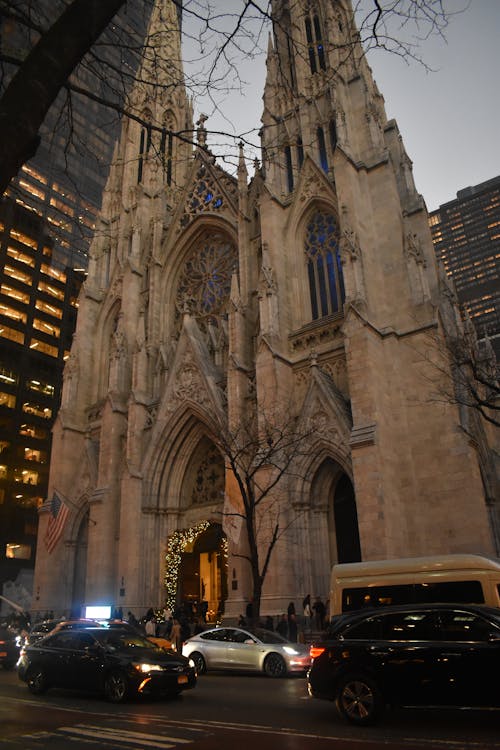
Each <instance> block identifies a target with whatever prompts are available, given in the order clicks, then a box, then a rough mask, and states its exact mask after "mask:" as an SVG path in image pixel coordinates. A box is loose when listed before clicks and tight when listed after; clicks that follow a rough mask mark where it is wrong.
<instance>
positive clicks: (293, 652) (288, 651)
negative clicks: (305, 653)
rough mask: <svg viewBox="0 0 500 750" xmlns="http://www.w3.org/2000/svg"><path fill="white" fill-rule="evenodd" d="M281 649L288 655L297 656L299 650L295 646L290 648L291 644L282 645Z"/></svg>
mask: <svg viewBox="0 0 500 750" xmlns="http://www.w3.org/2000/svg"><path fill="white" fill-rule="evenodd" d="M283 651H284V652H285V654H288V655H289V656H298V655H299V654H300V651H297V649H296V648H292V647H291V646H283Z"/></svg>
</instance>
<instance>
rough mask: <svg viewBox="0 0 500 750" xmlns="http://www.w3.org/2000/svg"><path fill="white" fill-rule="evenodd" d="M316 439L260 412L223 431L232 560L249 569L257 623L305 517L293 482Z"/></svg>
mask: <svg viewBox="0 0 500 750" xmlns="http://www.w3.org/2000/svg"><path fill="white" fill-rule="evenodd" d="M311 434H312V430H311V429H310V428H308V427H307V426H304V425H300V424H299V423H298V422H297V420H296V419H295V418H292V417H288V418H286V419H285V420H283V419H282V420H280V418H277V419H276V418H275V417H274V416H273V418H270V417H269V415H266V414H264V413H260V414H259V415H258V418H256V419H252V416H250V415H249V416H248V418H245V419H244V420H243V421H239V422H238V424H237V425H236V426H235V427H234V428H233V429H226V428H224V429H222V430H221V431H220V433H219V435H218V437H217V441H218V444H219V447H220V449H221V451H222V453H223V454H224V456H225V460H226V470H227V472H229V478H228V481H227V483H226V484H227V486H228V488H229V497H228V498H227V500H226V503H225V507H224V512H223V517H224V524H225V526H226V527H230V528H231V527H232V528H233V529H235V530H237V533H236V536H237V537H238V539H239V541H238V550H239V551H237V552H235V551H233V555H234V556H235V557H241V558H243V559H245V560H247V561H248V564H249V567H250V573H251V582H252V617H253V619H254V620H258V618H259V615H260V601H261V596H262V588H263V585H264V581H265V578H266V575H267V573H268V570H269V564H270V562H271V557H272V555H273V552H274V551H275V548H276V545H277V543H278V541H279V540H280V538H281V537H282V536H283V535H284V534H286V532H287V531H288V530H289V529H290V527H291V526H292V525H293V524H294V523H295V522H296V521H297V518H298V516H299V515H300V513H301V511H300V510H298V509H296V508H295V507H294V504H293V502H292V500H293V490H292V487H291V482H292V480H294V479H297V478H298V474H297V468H296V466H297V464H298V463H299V462H300V457H301V456H302V455H307V448H308V440H309V438H310V436H311ZM231 488H233V489H232V490H231Z"/></svg>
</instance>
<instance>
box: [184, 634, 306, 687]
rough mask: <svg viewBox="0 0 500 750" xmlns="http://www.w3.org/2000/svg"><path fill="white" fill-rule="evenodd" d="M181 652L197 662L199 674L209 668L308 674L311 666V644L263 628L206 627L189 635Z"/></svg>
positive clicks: (273, 675)
mask: <svg viewBox="0 0 500 750" xmlns="http://www.w3.org/2000/svg"><path fill="white" fill-rule="evenodd" d="M182 653H183V655H184V656H188V657H190V658H191V659H192V660H193V661H194V663H195V666H196V671H197V672H198V674H203V673H204V672H206V671H207V669H234V670H241V671H243V670H244V671H246V670H250V671H253V672H255V671H257V672H264V673H265V674H267V675H268V676H269V677H283V676H284V675H286V674H289V673H291V672H303V673H305V672H306V670H307V669H308V668H309V667H310V665H311V658H310V656H309V647H308V646H304V645H303V644H302V643H291V642H290V641H287V640H286V639H285V638H282V636H281V635H279V633H273V632H272V631H270V630H264V629H263V628H256V629H244V628H229V627H227V628H226V627H222V628H214V629H213V630H205V631H204V632H203V633H198V635H193V636H192V637H191V638H189V639H188V640H187V641H186V642H185V643H184V646H183V648H182Z"/></svg>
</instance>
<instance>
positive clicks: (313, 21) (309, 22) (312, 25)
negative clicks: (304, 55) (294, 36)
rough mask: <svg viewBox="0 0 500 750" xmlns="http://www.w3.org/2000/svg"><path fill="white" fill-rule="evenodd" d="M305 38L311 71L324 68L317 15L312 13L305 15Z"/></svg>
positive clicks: (322, 47)
mask: <svg viewBox="0 0 500 750" xmlns="http://www.w3.org/2000/svg"><path fill="white" fill-rule="evenodd" d="M305 26H306V39H307V50H308V53H309V67H310V69H311V73H317V72H318V70H326V58H325V47H324V44H323V32H322V29H321V21H320V18H319V15H318V14H317V13H314V14H312V15H309V16H307V17H306V20H305Z"/></svg>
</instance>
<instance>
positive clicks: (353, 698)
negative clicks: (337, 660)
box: [336, 674, 384, 726]
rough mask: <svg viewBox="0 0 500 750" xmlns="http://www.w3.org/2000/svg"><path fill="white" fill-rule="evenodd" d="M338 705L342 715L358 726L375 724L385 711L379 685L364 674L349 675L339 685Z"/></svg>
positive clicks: (337, 693)
mask: <svg viewBox="0 0 500 750" xmlns="http://www.w3.org/2000/svg"><path fill="white" fill-rule="evenodd" d="M336 705H337V710H338V711H339V713H340V715H341V716H342V717H343V718H344V719H346V720H347V721H349V722H351V724H357V725H358V726H367V725H369V724H373V723H375V722H376V721H377V719H378V718H379V717H380V715H381V713H382V711H383V709H384V701H383V698H382V693H381V692H380V689H379V687H378V685H377V683H376V682H375V681H374V680H373V679H372V678H371V677H369V676H367V675H363V674H347V675H344V677H342V678H341V679H340V681H339V682H338V684H337V691H336Z"/></svg>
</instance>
